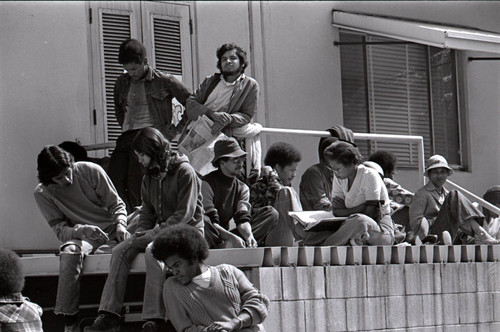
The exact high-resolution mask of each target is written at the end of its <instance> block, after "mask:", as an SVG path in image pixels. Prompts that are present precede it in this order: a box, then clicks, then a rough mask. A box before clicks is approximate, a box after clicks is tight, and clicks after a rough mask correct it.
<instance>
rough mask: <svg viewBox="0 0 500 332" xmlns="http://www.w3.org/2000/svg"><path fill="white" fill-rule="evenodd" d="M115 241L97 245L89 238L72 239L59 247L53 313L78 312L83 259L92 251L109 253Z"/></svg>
mask: <svg viewBox="0 0 500 332" xmlns="http://www.w3.org/2000/svg"><path fill="white" fill-rule="evenodd" d="M110 238H111V239H113V238H114V235H113V236H112V234H110ZM116 243H117V242H116V241H115V240H111V241H109V242H107V243H106V244H104V245H99V244H98V243H96V242H93V241H89V240H79V239H73V240H70V241H67V242H66V243H64V244H63V245H62V246H61V247H60V262H59V280H58V284H57V295H56V306H55V308H54V313H55V314H57V315H60V314H63V315H75V314H77V313H78V307H79V304H80V277H81V273H82V267H83V260H84V259H85V257H86V256H87V255H90V254H92V253H96V254H104V253H109V252H110V251H111V248H112V247H114V246H115V245H116Z"/></svg>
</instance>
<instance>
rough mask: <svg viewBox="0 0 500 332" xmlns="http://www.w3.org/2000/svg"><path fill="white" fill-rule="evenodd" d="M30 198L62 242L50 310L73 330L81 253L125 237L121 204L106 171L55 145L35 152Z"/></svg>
mask: <svg viewBox="0 0 500 332" xmlns="http://www.w3.org/2000/svg"><path fill="white" fill-rule="evenodd" d="M37 163H38V179H39V180H40V183H39V184H38V186H37V187H36V189H35V193H34V196H35V201H36V203H37V205H38V208H39V209H40V212H41V213H42V215H43V216H44V217H45V219H46V220H47V222H48V224H49V225H50V227H51V228H52V230H53V231H54V233H55V234H56V236H57V238H58V239H59V240H60V241H61V242H63V244H62V245H61V247H60V249H59V252H60V266H59V281H58V285H57V295H56V305H55V309H54V312H55V314H56V315H62V316H63V317H64V321H65V326H66V327H65V331H68V332H70V331H77V313H78V309H79V298H80V296H79V294H80V274H81V272H82V268H83V260H84V258H85V256H87V255H89V254H91V253H106V252H109V251H110V249H111V247H113V246H114V245H116V244H117V241H124V240H126V239H128V238H129V237H130V234H129V232H128V231H127V212H126V210H125V204H124V203H123V201H122V200H121V199H120V197H119V196H118V194H117V192H116V190H115V188H114V187H113V184H112V182H111V180H110V179H109V177H108V176H107V174H106V172H105V171H104V170H103V169H102V167H101V166H99V165H97V164H94V163H91V162H83V161H82V162H76V163H75V162H73V157H72V156H71V155H70V154H69V153H68V152H67V151H65V150H63V149H61V148H60V147H58V146H56V145H48V146H46V147H44V148H43V150H42V151H41V152H40V154H39V155H38V160H37Z"/></svg>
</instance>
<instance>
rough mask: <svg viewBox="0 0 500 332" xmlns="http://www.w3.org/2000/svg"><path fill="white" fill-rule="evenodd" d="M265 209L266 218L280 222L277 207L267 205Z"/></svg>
mask: <svg viewBox="0 0 500 332" xmlns="http://www.w3.org/2000/svg"><path fill="white" fill-rule="evenodd" d="M263 209H265V210H264V212H263V214H264V215H265V216H266V218H269V219H271V220H272V221H273V223H277V222H278V219H279V218H280V214H279V212H278V211H277V210H276V209H275V208H273V207H272V206H266V207H264V208H263Z"/></svg>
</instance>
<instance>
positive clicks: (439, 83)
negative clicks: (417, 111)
mask: <svg viewBox="0 0 500 332" xmlns="http://www.w3.org/2000/svg"><path fill="white" fill-rule="evenodd" d="M430 66H431V91H432V116H433V123H434V151H435V152H434V153H437V154H441V155H443V156H445V157H446V159H447V160H448V162H449V163H451V164H455V165H459V164H460V154H459V151H460V141H459V126H458V121H459V119H458V116H457V114H458V113H457V79H456V76H455V51H453V50H450V49H440V48H435V47H431V48H430Z"/></svg>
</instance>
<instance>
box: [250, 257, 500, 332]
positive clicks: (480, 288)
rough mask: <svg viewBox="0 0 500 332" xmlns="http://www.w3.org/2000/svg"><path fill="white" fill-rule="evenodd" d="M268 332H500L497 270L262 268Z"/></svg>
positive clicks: (470, 265)
mask: <svg viewBox="0 0 500 332" xmlns="http://www.w3.org/2000/svg"><path fill="white" fill-rule="evenodd" d="M246 273H247V275H248V277H249V279H250V280H251V281H252V282H253V283H254V284H255V285H256V286H257V287H258V288H259V289H261V291H262V292H263V293H264V294H266V295H267V296H268V297H269V299H270V300H271V305H270V312H269V316H268V318H267V319H266V321H265V322H264V326H265V327H266V329H267V331H287V332H288V331H300V332H304V331H305V332H321V331H328V332H330V331H374V330H384V331H387V330H389V331H500V267H499V263H497V262H460V263H427V264H422V263H420V264H386V265H348V266H330V265H327V266H285V267H279V266H274V267H259V268H252V269H250V270H247V271H246Z"/></svg>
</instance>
